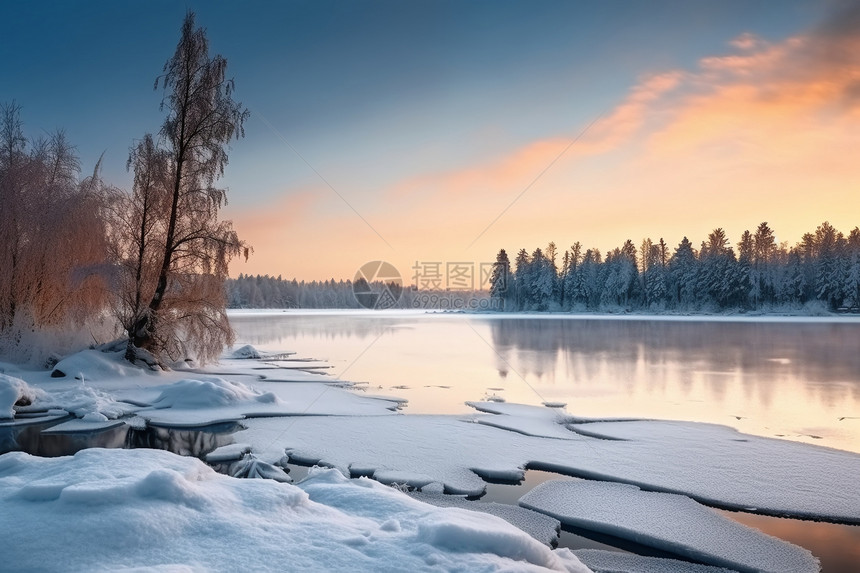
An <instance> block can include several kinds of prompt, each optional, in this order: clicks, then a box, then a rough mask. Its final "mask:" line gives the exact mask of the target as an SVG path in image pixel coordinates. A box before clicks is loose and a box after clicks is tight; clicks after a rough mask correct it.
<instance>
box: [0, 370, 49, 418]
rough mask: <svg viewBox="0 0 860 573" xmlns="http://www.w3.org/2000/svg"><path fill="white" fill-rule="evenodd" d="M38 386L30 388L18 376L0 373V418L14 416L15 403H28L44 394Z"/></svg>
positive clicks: (23, 404) (22, 404)
mask: <svg viewBox="0 0 860 573" xmlns="http://www.w3.org/2000/svg"><path fill="white" fill-rule="evenodd" d="M44 394H45V393H44V392H43V391H42V390H40V389H38V388H32V387H30V385H28V384H27V383H26V382H24V381H23V380H21V379H20V378H15V377H14V376H9V375H7V374H2V373H0V419H4V418H5V419H10V418H14V417H15V405H16V404H17V405H21V406H25V405H29V404H32V403H33V402H35V401H36V399H37V398H41V397H42V396H44Z"/></svg>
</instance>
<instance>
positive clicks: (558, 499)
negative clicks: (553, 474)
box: [519, 481, 819, 573]
mask: <svg viewBox="0 0 860 573" xmlns="http://www.w3.org/2000/svg"><path fill="white" fill-rule="evenodd" d="M519 503H520V505H521V506H523V507H526V508H528V509H533V510H535V511H540V512H541V513H545V514H547V515H550V516H552V517H554V518H556V519H558V520H560V521H561V522H562V523H564V524H567V525H571V526H574V527H582V528H584V529H589V530H592V531H596V532H599V533H604V534H607V535H613V536H615V537H620V538H623V539H629V540H631V541H635V542H636V543H639V544H641V545H647V546H650V547H654V548H656V549H660V550H663V551H667V552H669V553H673V554H675V555H680V556H681V557H684V558H687V559H692V560H694V561H698V562H700V563H705V564H707V565H716V566H719V567H728V568H731V569H735V570H737V571H744V572H749V573H754V572H771V573H784V572H785V571H791V572H793V573H805V572H811V573H817V572H818V571H819V563H818V560H817V559H816V558H815V557H813V556H812V554H811V553H810V552H809V551H807V550H806V549H803V548H802V547H798V546H796V545H792V544H791V543H788V542H786V541H782V540H780V539H777V538H775V537H771V536H769V535H765V534H764V533H761V532H760V531H758V530H756V529H753V528H751V527H747V526H746V525H742V524H740V523H737V522H735V521H732V520H731V519H729V518H727V517H724V516H722V515H720V514H719V513H717V512H716V511H714V510H712V509H710V508H707V507H705V506H703V505H701V504H699V503H696V502H695V501H693V500H692V499H690V498H688V497H686V496H682V495H677V494H671V493H657V492H646V491H642V490H640V489H639V488H638V487H636V486H632V485H626V484H618V483H607V482H590V481H548V482H544V483H542V484H540V485H538V486H537V487H535V488H534V489H533V490H531V491H530V492H528V493H527V494H526V495H524V496H523V497H522V498H520V502H519Z"/></svg>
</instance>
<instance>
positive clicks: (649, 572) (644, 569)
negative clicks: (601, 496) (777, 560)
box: [573, 549, 734, 573]
mask: <svg viewBox="0 0 860 573" xmlns="http://www.w3.org/2000/svg"><path fill="white" fill-rule="evenodd" d="M573 553H574V555H576V556H577V557H578V558H579V560H580V561H582V562H583V563H585V564H586V565H588V567H589V568H591V569H593V570H594V571H595V573H734V570H732V569H725V568H723V567H713V566H711V565H698V564H696V563H689V562H687V561H678V560H676V559H663V558H660V557H642V556H640V555H633V554H632V553H621V552H618V551H602V550H600V549H578V550H576V551H574V552H573Z"/></svg>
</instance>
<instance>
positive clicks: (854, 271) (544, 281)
mask: <svg viewBox="0 0 860 573" xmlns="http://www.w3.org/2000/svg"><path fill="white" fill-rule="evenodd" d="M735 247H736V248H735ZM735 247H732V245H731V244H730V243H729V239H728V237H727V236H726V233H725V231H724V230H723V229H722V228H717V229H714V230H713V231H712V232H711V233H710V234H709V235H708V237H707V239H706V240H705V241H703V242H702V243H701V246H700V247H699V248H698V249H696V248H695V247H694V246H693V244H692V243H691V242H690V241H689V240H688V239H687V238H686V237H684V239H683V240H682V241H681V242H680V244H678V245H677V246H676V247H675V248H670V247H669V246H668V245H667V244H666V243H665V242H664V241H663V239H660V240H659V241H657V242H653V241H652V240H651V239H645V240H644V241H642V243H641V244H640V245H639V247H638V248H637V247H636V245H634V244H633V242H632V241H630V240H627V241H625V242H624V244H623V245H622V246H621V247H618V248H615V249H613V250H611V251H610V252H608V253H607V254H606V255H605V256H603V255H602V254H601V252H600V251H599V250H598V249H594V248H592V249H583V247H582V245H581V244H580V243H579V242H576V243H574V244H573V245H572V246H571V247H570V248H569V249H567V250H565V252H564V253H563V254H561V256H559V253H558V250H557V248H556V246H555V244H554V243H550V244H549V246H548V247H547V248H546V250H542V249H540V248H538V249H535V250H534V251H533V252H532V253H531V254H529V253H528V252H527V251H526V250H525V249H521V250H520V251H519V252H518V253H517V255H516V257H515V259H514V261H513V264H511V261H510V260H509V257H508V254H507V253H506V252H505V250H504V249H502V250H501V251H499V253H498V255H497V257H496V263H495V266H494V269H493V274H492V277H491V281H490V282H491V285H490V295H491V296H492V297H493V298H494V299H496V300H499V301H500V302H501V303H502V306H503V308H504V309H505V310H538V311H544V310H592V311H593V310H647V311H654V312H661V311H672V310H678V311H688V310H689V311H717V312H719V311H726V310H765V311H766V310H770V309H774V310H775V309H781V308H786V309H790V308H799V307H801V306H803V305H807V304H809V303H813V304H818V305H819V306H822V307H824V308H826V309H827V310H829V311H839V310H842V311H847V310H852V311H857V310H860V229H858V228H857V227H855V228H854V229H853V230H852V231H851V232H850V233H849V234H848V235H847V236H845V235H843V234H842V233H841V232H839V231H837V230H836V229H835V228H834V227H833V226H832V225H831V224H830V223H827V222H824V223H822V224H821V225H820V226H819V227H818V228H817V229H816V230H815V231H814V232H809V233H805V234H804V235H803V238H802V239H801V240H800V242H799V243H797V244H796V245H795V246H793V247H789V246H788V244H787V243H782V244H778V243H777V242H776V240H775V238H774V233H773V230H772V229H771V228H770V227H769V226H768V224H767V223H761V224H760V225H759V226H758V228H757V229H756V230H755V231H754V232H750V231H745V232H744V233H743V234H742V235H741V239H740V241H739V242H738V243H737V245H736V246H735Z"/></svg>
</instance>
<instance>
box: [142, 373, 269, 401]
mask: <svg viewBox="0 0 860 573" xmlns="http://www.w3.org/2000/svg"><path fill="white" fill-rule="evenodd" d="M243 402H258V403H260V404H277V403H278V402H279V400H278V397H277V396H275V395H274V394H273V393H271V392H260V391H258V390H255V389H253V388H250V387H248V386H246V385H245V384H242V383H241V382H235V381H232V380H224V379H223V378H216V377H211V378H204V379H201V380H196V379H191V378H187V379H185V380H180V381H178V382H175V383H173V384H167V385H165V386H162V390H161V393H160V394H159V395H158V398H156V399H155V400H154V401H153V402H152V406H153V407H155V408H181V409H200V408H217V407H222V406H233V405H235V404H240V403H243Z"/></svg>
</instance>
